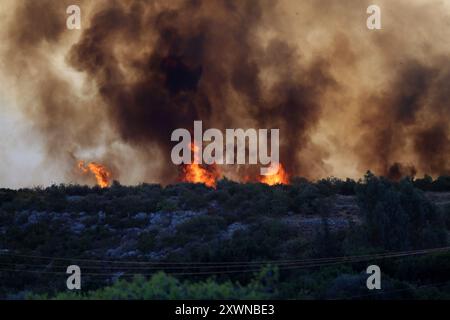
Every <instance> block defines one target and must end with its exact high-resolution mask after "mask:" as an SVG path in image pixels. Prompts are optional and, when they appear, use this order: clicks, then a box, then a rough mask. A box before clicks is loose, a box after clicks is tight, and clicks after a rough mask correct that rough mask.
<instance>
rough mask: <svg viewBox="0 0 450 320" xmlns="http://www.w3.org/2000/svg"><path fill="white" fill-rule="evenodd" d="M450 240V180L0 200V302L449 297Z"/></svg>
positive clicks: (225, 184)
mask: <svg viewBox="0 0 450 320" xmlns="http://www.w3.org/2000/svg"><path fill="white" fill-rule="evenodd" d="M449 230H450V177H449V176H441V177H439V178H437V179H433V178H431V177H424V178H423V179H412V178H404V179H402V180H400V181H390V180H388V179H385V178H383V177H377V176H375V175H373V174H371V173H370V172H368V173H367V174H366V175H365V176H364V177H363V178H362V179H360V180H358V181H354V180H351V179H347V180H339V179H336V178H328V179H323V180H319V181H315V182H310V181H307V180H306V179H303V178H295V179H291V183H290V184H288V185H276V186H268V185H265V184H261V183H247V184H241V183H236V182H233V181H230V180H227V179H224V180H221V181H219V182H218V184H217V187H216V188H209V187H206V186H205V185H202V184H188V183H180V184H174V185H169V186H165V187H162V186H160V185H152V184H142V185H139V186H122V185H120V184H119V183H118V182H115V183H114V184H113V185H112V186H111V187H109V188H99V187H93V188H92V187H88V186H78V185H54V186H51V187H48V188H33V189H20V190H9V189H0V283H1V285H0V298H6V299H27V298H34V299H41V298H60V299H67V298H73V299H81V298H83V299H89V298H94V299H205V298H210V299H217V298H221V299H449V298H450V251H449V248H448V247H447V246H448V233H449ZM372 264H376V265H378V266H380V268H381V271H382V289H381V290H374V291H369V290H368V289H367V287H366V279H367V277H368V275H367V274H366V268H367V267H368V266H369V265H372ZM69 265H79V266H80V268H81V270H82V290H80V291H69V290H68V289H67V288H66V279H67V277H68V275H67V274H66V268H67V266H69Z"/></svg>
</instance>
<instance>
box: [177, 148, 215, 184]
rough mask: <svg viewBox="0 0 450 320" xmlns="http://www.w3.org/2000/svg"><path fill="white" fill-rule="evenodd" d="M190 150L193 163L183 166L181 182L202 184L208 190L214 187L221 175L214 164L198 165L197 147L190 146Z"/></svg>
mask: <svg viewBox="0 0 450 320" xmlns="http://www.w3.org/2000/svg"><path fill="white" fill-rule="evenodd" d="M191 150H192V152H193V154H194V162H193V163H191V164H185V165H183V175H182V177H181V181H183V182H189V183H204V184H205V185H206V186H208V187H210V188H215V187H216V182H217V180H218V179H219V178H220V176H221V174H220V172H219V170H218V168H217V166H216V165H215V164H212V165H200V164H199V162H200V161H199V159H198V150H199V147H198V146H196V145H195V144H194V143H192V144H191Z"/></svg>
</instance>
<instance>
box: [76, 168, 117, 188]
mask: <svg viewBox="0 0 450 320" xmlns="http://www.w3.org/2000/svg"><path fill="white" fill-rule="evenodd" d="M78 168H79V169H80V170H81V171H82V172H83V173H89V172H90V173H92V174H94V176H95V179H96V180H97V184H98V185H99V186H100V187H101V188H106V187H108V186H109V185H111V172H110V171H109V170H108V168H106V167H105V166H104V165H101V164H98V163H95V162H90V163H88V164H87V165H86V163H85V162H84V161H78Z"/></svg>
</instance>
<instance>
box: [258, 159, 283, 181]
mask: <svg viewBox="0 0 450 320" xmlns="http://www.w3.org/2000/svg"><path fill="white" fill-rule="evenodd" d="M259 181H260V182H262V183H265V184H268V185H269V186H273V185H276V184H288V183H289V175H288V174H287V172H286V170H284V167H283V166H282V165H281V163H280V167H279V168H278V172H276V173H274V174H272V175H268V176H261V178H260V180H259Z"/></svg>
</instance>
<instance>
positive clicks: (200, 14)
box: [69, 1, 334, 172]
mask: <svg viewBox="0 0 450 320" xmlns="http://www.w3.org/2000/svg"><path fill="white" fill-rule="evenodd" d="M273 7H274V4H273V2H272V1H241V2H230V1H214V2H211V1H186V2H183V4H182V5H181V6H180V7H177V8H164V9H160V10H158V9H152V10H146V9H145V6H144V3H143V2H141V1H134V2H129V3H127V4H125V5H124V4H119V3H116V4H114V5H111V6H110V7H108V8H106V9H105V10H102V11H100V12H99V13H97V14H96V15H95V16H94V17H93V18H92V22H91V27H90V28H89V29H88V30H86V32H84V33H83V36H82V38H81V40H80V41H79V42H78V43H77V44H76V45H75V46H74V47H73V48H72V50H71V52H70V56H69V62H70V64H71V65H72V66H74V67H76V68H77V69H78V70H79V71H82V72H86V73H88V74H89V76H90V77H92V78H93V79H95V80H96V82H97V84H98V86H99V91H100V93H101V95H102V97H103V99H104V100H105V101H106V103H107V105H108V108H109V114H110V117H111V119H112V121H113V123H114V125H115V126H116V127H117V129H118V130H119V132H120V134H121V136H122V137H123V139H124V140H125V141H127V142H129V143H132V144H135V145H137V146H139V145H144V146H145V145H146V144H148V143H151V142H155V143H157V144H158V146H159V147H160V148H162V149H163V150H164V154H165V155H169V154H170V147H171V144H170V134H171V132H172V131H173V130H174V129H176V128H191V127H192V125H193V122H194V120H203V122H204V126H205V127H209V126H211V125H218V126H219V127H221V128H224V127H227V126H229V127H231V128H232V127H236V123H234V122H233V120H234V119H233V114H238V113H242V112H244V113H245V114H246V115H247V116H248V117H249V118H250V119H251V120H252V121H253V123H254V125H255V126H257V128H274V127H275V128H278V127H280V128H281V130H282V137H284V139H283V149H282V153H281V158H282V160H283V162H284V164H285V166H287V169H288V170H289V171H290V172H302V171H304V172H305V171H306V170H304V169H306V168H307V166H304V167H303V168H302V166H301V165H302V164H301V163H299V162H298V161H297V159H296V153H295V152H292V150H297V151H299V152H301V150H302V146H303V145H304V144H306V141H307V140H308V132H309V130H310V128H313V127H314V125H315V124H316V122H317V121H318V119H319V117H320V110H321V107H320V103H319V102H320V95H321V93H322V92H323V91H324V90H327V88H329V87H331V86H332V85H333V84H334V81H333V79H332V78H331V76H330V75H329V74H328V65H327V63H326V61H320V60H318V61H317V62H316V63H314V64H312V65H311V66H308V67H307V68H303V67H301V66H300V65H299V64H298V62H297V60H298V59H299V57H298V54H297V53H296V51H295V48H292V47H290V45H289V44H287V43H286V42H283V41H280V40H279V39H274V40H271V41H270V43H269V44H268V45H267V46H265V47H263V46H261V45H260V44H259V43H258V41H257V38H256V37H257V32H258V31H259V30H258V28H259V27H260V25H261V24H262V23H263V22H264V21H265V18H264V16H263V12H270V10H272V9H273ZM137 35H138V36H137ZM149 39H153V41H152V44H151V45H150V48H148V49H147V50H146V51H144V52H137V53H136V52H134V51H127V52H126V53H125V54H123V55H122V56H121V57H118V56H117V55H115V54H114V53H115V52H116V51H117V50H118V49H120V47H122V46H126V45H131V46H132V47H137V48H139V47H145V46H146V42H147V41H149ZM123 63H124V64H128V66H127V70H126V73H127V74H124V71H123V70H121V69H120V67H121V65H122V64H123ZM265 69H269V70H271V71H272V73H273V75H272V76H273V77H277V78H278V79H277V81H276V82H275V83H274V84H273V85H272V86H271V87H269V88H266V89H264V88H263V82H262V79H261V73H262V72H263V70H265ZM130 74H131V75H132V77H131V80H130V76H129V75H130ZM230 90H232V91H233V92H235V93H237V94H238V95H239V96H240V98H241V99H242V100H243V103H242V104H237V105H234V106H233V105H231V104H228V105H224V104H223V103H221V102H220V101H221V100H223V99H225V100H227V95H228V94H229V92H230ZM264 90H266V92H264ZM224 108H226V109H228V110H227V114H228V117H229V118H227V117H224V118H222V119H220V120H219V123H217V122H213V121H212V117H213V116H215V117H217V115H220V114H225V112H224V111H225V110H224ZM233 109H238V110H236V111H234V110H233ZM230 115H231V116H230ZM165 161H166V162H167V163H170V159H166V160H165ZM317 161H320V159H317ZM172 172H173V168H172Z"/></svg>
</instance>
